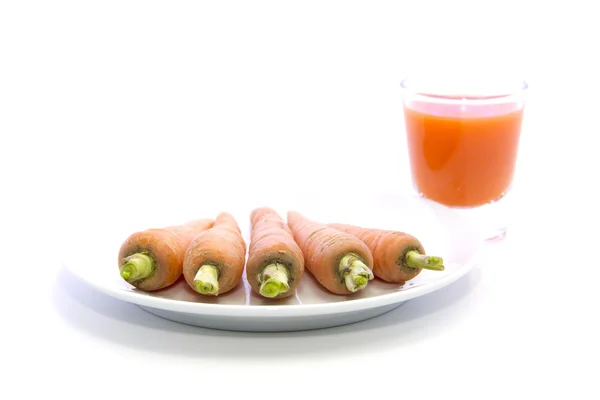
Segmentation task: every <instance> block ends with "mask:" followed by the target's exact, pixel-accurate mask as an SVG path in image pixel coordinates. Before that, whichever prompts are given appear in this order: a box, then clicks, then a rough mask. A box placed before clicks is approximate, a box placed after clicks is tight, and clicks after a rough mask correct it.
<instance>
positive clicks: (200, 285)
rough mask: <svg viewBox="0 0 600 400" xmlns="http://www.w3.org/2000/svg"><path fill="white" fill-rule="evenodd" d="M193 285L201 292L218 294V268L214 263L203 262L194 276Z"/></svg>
mask: <svg viewBox="0 0 600 400" xmlns="http://www.w3.org/2000/svg"><path fill="white" fill-rule="evenodd" d="M194 287H195V288H196V290H197V291H198V292H200V293H202V294H211V295H214V296H217V295H218V294H219V270H218V268H217V267H215V266H214V265H210V264H204V265H203V266H201V267H200V269H199V270H198V272H197V273H196V276H195V277H194Z"/></svg>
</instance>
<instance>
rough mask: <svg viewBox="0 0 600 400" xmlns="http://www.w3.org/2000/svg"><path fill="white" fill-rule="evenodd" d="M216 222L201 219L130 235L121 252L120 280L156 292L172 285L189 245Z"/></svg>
mask: <svg viewBox="0 0 600 400" xmlns="http://www.w3.org/2000/svg"><path fill="white" fill-rule="evenodd" d="M213 223H214V221H213V220H209V219H198V220H195V221H190V222H188V223H186V224H183V225H176V226H168V227H165V228H152V229H146V230H144V231H139V232H135V233H133V234H131V235H130V236H129V237H128V238H127V239H126V240H125V241H124V242H123V244H122V245H121V248H120V250H119V259H118V264H119V270H120V274H121V277H122V278H123V279H125V281H127V282H128V283H130V284H131V285H133V286H135V287H136V288H138V289H140V290H144V291H148V292H149V291H154V290H159V289H163V288H165V287H167V286H170V285H172V284H173V283H174V282H175V281H176V280H177V279H179V277H180V276H181V273H182V271H183V257H184V253H185V250H186V248H187V246H188V245H189V244H190V242H191V241H192V239H193V238H194V237H195V236H196V235H198V234H199V233H200V232H202V231H205V230H207V229H210V228H211V227H212V226H213Z"/></svg>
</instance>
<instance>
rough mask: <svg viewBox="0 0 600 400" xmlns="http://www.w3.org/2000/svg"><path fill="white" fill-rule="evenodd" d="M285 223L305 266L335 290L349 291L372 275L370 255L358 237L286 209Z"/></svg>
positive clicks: (326, 285)
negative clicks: (302, 256) (286, 222)
mask: <svg viewBox="0 0 600 400" xmlns="http://www.w3.org/2000/svg"><path fill="white" fill-rule="evenodd" d="M288 225H289V227H290V229H291V231H292V233H293V235H294V239H295V240H296V243H298V246H299V247H300V249H301V250H302V253H303V255H304V260H305V265H306V268H307V269H308V270H309V271H310V273H311V274H312V275H313V276H314V277H315V278H316V279H317V281H318V282H319V283H320V284H321V285H322V286H323V287H325V288H326V289H327V290H329V291H330V292H332V293H335V294H352V293H355V292H358V291H359V290H363V289H364V288H365V287H367V284H368V283H369V280H371V279H373V273H372V272H371V268H372V266H373V256H372V255H371V251H370V250H369V248H368V247H367V246H366V245H365V244H364V243H363V242H362V241H360V240H359V239H357V238H356V237H354V236H352V235H350V234H349V233H345V232H342V231H340V230H337V229H335V228H332V227H329V226H327V225H325V224H321V223H318V222H315V221H312V220H309V219H308V218H306V217H304V216H302V215H301V214H299V213H297V212H295V211H290V212H288Z"/></svg>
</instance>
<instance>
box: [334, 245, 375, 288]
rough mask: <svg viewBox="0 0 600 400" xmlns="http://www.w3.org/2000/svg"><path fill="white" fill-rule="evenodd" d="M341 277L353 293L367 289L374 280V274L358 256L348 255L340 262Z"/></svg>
mask: <svg viewBox="0 0 600 400" xmlns="http://www.w3.org/2000/svg"><path fill="white" fill-rule="evenodd" d="M339 269H340V275H341V276H342V277H343V278H344V282H345V283H346V287H347V288H348V290H349V291H351V292H352V293H354V292H358V291H359V290H362V289H364V288H365V287H367V284H368V283H369V281H370V280H371V279H373V278H374V276H373V272H372V271H371V270H370V269H369V267H367V266H366V264H365V263H364V262H363V261H362V260H361V259H360V257H359V256H358V255H357V254H354V253H349V254H346V255H345V256H344V257H342V259H341V260H340V266H339Z"/></svg>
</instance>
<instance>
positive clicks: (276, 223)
mask: <svg viewBox="0 0 600 400" xmlns="http://www.w3.org/2000/svg"><path fill="white" fill-rule="evenodd" d="M250 222H251V225H252V233H251V240H250V248H249V252H248V262H247V263H246V278H247V279H248V283H249V284H250V287H251V288H252V290H253V291H254V292H255V293H257V294H259V295H261V293H260V288H261V284H262V273H263V271H264V269H265V267H267V266H268V265H270V264H276V263H278V264H282V265H283V266H285V267H286V268H287V271H288V273H289V275H288V282H287V283H288V285H289V289H288V290H287V291H286V292H284V293H279V294H278V295H277V296H275V297H273V298H274V299H281V298H285V297H289V296H291V295H293V294H294V291H295V290H296V287H297V286H298V284H299V283H300V281H301V279H302V276H303V274H304V256H303V255H302V250H300V247H299V246H298V244H297V243H296V241H295V240H294V236H293V234H292V231H291V230H290V228H289V227H288V226H287V224H286V223H285V221H284V220H283V219H282V218H281V217H280V216H279V214H277V212H275V210H273V209H271V208H269V207H261V208H257V209H255V210H253V211H252V213H251V214H250Z"/></svg>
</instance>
